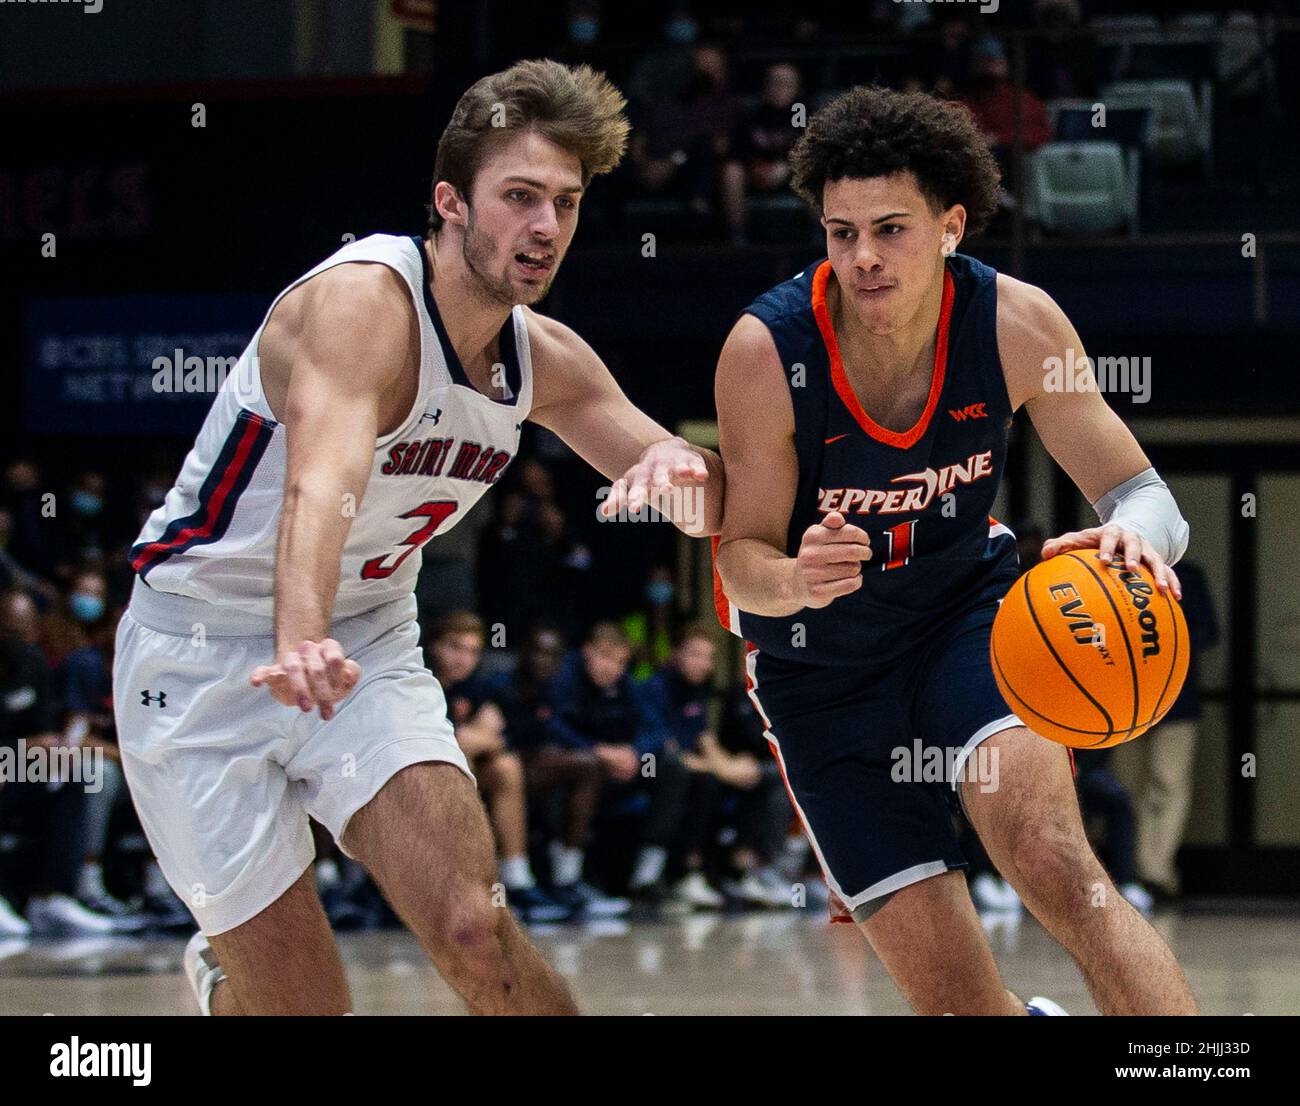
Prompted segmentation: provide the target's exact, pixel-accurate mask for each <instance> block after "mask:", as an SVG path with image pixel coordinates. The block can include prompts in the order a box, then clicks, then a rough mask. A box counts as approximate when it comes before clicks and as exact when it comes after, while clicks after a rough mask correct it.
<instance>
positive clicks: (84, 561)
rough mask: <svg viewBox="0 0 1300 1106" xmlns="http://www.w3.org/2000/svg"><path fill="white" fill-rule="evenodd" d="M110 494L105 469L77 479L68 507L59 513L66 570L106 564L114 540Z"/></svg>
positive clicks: (84, 473)
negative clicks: (107, 500)
mask: <svg viewBox="0 0 1300 1106" xmlns="http://www.w3.org/2000/svg"><path fill="white" fill-rule="evenodd" d="M107 493H108V484H107V481H106V480H105V479H104V474H103V473H102V472H92V471H86V472H81V473H78V474H77V477H76V479H75V480H73V482H72V487H71V489H70V490H69V492H68V497H67V505H68V509H67V510H60V511H59V513H58V516H57V517H58V520H59V528H60V537H59V546H60V549H61V551H62V555H63V561H64V564H65V565H66V571H68V572H74V571H76V570H77V569H78V568H82V567H91V566H94V567H96V568H98V567H99V566H101V565H102V564H103V562H104V551H105V550H106V549H108V548H109V547H110V545H111V542H112V536H111V534H110V532H109V521H108V517H107V515H106V514H105V511H104V502H105V497H106V495H107ZM60 507H62V504H60Z"/></svg>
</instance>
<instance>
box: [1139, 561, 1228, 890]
mask: <svg viewBox="0 0 1300 1106" xmlns="http://www.w3.org/2000/svg"><path fill="white" fill-rule="evenodd" d="M1178 579H1179V581H1180V582H1181V583H1182V585H1183V597H1182V601H1181V606H1182V608H1183V614H1184V615H1185V616H1186V618H1187V635H1188V638H1189V639H1190V649H1189V654H1190V655H1189V657H1188V665H1187V680H1186V682H1185V683H1184V684H1183V690H1182V691H1181V692H1180V693H1179V696H1178V698H1177V699H1175V700H1174V704H1173V706H1171V707H1170V708H1169V713H1168V714H1166V715H1165V717H1164V718H1163V719H1162V720H1161V722H1160V724H1159V725H1157V726H1155V727H1154V728H1153V729H1152V730H1151V731H1150V732H1149V733H1146V734H1144V735H1143V736H1142V737H1141V739H1140V744H1139V745H1138V747H1137V750H1136V751H1137V752H1139V753H1140V754H1141V756H1142V760H1143V765H1144V768H1145V771H1144V773H1143V778H1142V781H1141V783H1140V784H1139V785H1138V790H1137V863H1138V875H1139V876H1140V877H1141V878H1142V881H1143V882H1144V883H1145V884H1147V885H1148V886H1149V887H1150V888H1151V889H1152V891H1153V892H1154V894H1155V896H1156V899H1157V901H1168V900H1171V899H1176V898H1177V897H1178V894H1179V890H1180V888H1179V883H1178V869H1177V868H1176V867H1175V864H1174V860H1175V859H1176V857H1177V856H1178V847H1179V845H1181V844H1182V841H1183V831H1184V830H1185V829H1186V827H1187V812H1188V811H1189V810H1190V809H1191V805H1192V768H1193V765H1194V761H1195V756H1196V732H1197V727H1198V725H1199V723H1200V720H1201V689H1200V674H1199V672H1198V670H1197V668H1198V665H1197V658H1198V656H1199V654H1200V653H1201V652H1202V651H1204V650H1206V649H1213V648H1214V647H1215V646H1216V645H1218V644H1219V621H1218V618H1217V616H1216V614H1215V611H1214V602H1213V600H1212V599H1211V598H1210V589H1209V587H1208V586H1207V585H1206V583H1205V573H1204V572H1203V571H1202V570H1201V568H1200V566H1199V565H1197V564H1195V563H1194V562H1192V561H1180V562H1179V563H1178Z"/></svg>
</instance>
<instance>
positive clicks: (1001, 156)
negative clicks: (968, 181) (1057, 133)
mask: <svg viewBox="0 0 1300 1106" xmlns="http://www.w3.org/2000/svg"><path fill="white" fill-rule="evenodd" d="M961 102H962V103H963V104H965V105H966V107H968V108H969V109H970V111H971V114H972V115H974V116H975V122H976V124H977V125H978V126H979V129H980V130H981V131H983V132H984V134H985V135H986V136H987V137H988V140H989V145H990V146H991V147H992V149H993V156H994V157H995V158H997V160H998V165H999V166H1001V168H1002V179H1003V181H1004V182H1005V184H1004V187H1005V189H1006V190H1007V191H1009V192H1012V193H1014V192H1015V187H1016V186H1015V180H1014V177H1013V176H1012V168H1013V166H1014V159H1013V156H1012V155H1013V151H1014V149H1015V146H1016V144H1017V141H1019V143H1020V145H1021V146H1023V148H1024V150H1025V151H1026V152H1029V151H1032V150H1036V149H1038V147H1039V146H1041V145H1043V144H1044V143H1045V142H1047V140H1048V139H1049V138H1051V137H1052V134H1051V127H1050V125H1049V124H1048V121H1047V108H1045V107H1044V106H1043V102H1042V100H1040V99H1039V98H1038V97H1037V96H1035V95H1034V94H1033V93H1032V92H1030V91H1029V89H1027V88H1020V87H1019V86H1017V85H1015V84H1013V83H1012V81H1011V70H1010V66H1009V65H1008V63H1007V53H1006V50H1005V49H1004V48H1003V46H1002V43H1001V41H1000V40H998V39H996V38H992V37H989V38H983V39H980V41H979V42H977V43H976V44H975V47H974V49H973V50H972V52H971V69H970V82H969V85H968V87H967V90H966V92H965V93H964V95H962V97H961ZM1018 117H1019V122H1017V118H1018Z"/></svg>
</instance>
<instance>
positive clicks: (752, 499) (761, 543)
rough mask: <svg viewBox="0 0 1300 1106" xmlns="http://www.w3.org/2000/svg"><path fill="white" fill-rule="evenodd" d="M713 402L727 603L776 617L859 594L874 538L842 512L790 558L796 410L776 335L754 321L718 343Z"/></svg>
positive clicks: (810, 533) (741, 323)
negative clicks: (723, 481)
mask: <svg viewBox="0 0 1300 1106" xmlns="http://www.w3.org/2000/svg"><path fill="white" fill-rule="evenodd" d="M714 398H715V402H716V403H717V407H718V448H719V449H720V451H721V453H722V456H723V459H724V463H725V464H726V466H727V495H726V507H725V510H724V512H723V521H722V538H721V540H720V542H719V543H718V555H717V566H718V574H719V575H720V576H721V577H722V586H723V590H724V591H726V593H727V598H728V599H730V600H731V602H732V603H734V604H735V605H736V606H737V607H739V608H740V609H741V610H742V611H749V612H750V613H751V614H760V615H772V616H777V617H782V616H784V615H788V614H793V613H794V612H795V611H800V610H803V609H804V608H805V607H825V606H827V605H828V604H829V603H830V602H831V601H832V600H834V599H835V598H837V597H838V596H841V595H847V594H848V593H849V592H851V591H857V589H858V588H859V587H861V586H862V562H863V561H866V560H870V559H871V541H870V539H869V538H868V537H867V534H866V532H865V531H864V530H862V529H860V528H859V527H857V526H852V525H849V524H847V523H846V522H845V520H844V517H843V516H842V515H840V514H839V512H837V511H832V512H831V513H830V514H828V515H827V516H826V517H825V518H824V519H823V520H822V522H820V523H818V524H816V525H813V526H810V527H808V529H807V530H806V531H804V534H803V538H802V540H801V542H800V546H799V551H798V554H797V555H796V556H794V557H789V556H787V555H786V528H787V527H788V526H789V523H790V514H791V511H792V510H793V509H794V500H795V493H796V491H797V488H798V480H799V459H798V455H797V453H796V452H795V444H794V407H793V405H792V404H791V402H790V391H789V385H787V384H786V381H785V369H784V368H783V366H782V365H781V359H780V355H779V354H778V353H777V350H776V344H775V343H774V342H773V341H772V335H771V333H770V332H769V331H768V329H767V327H766V326H764V325H763V323H761V322H760V321H759V320H758V319H756V318H754V317H753V316H752V315H744V316H742V317H741V318H740V319H739V320H738V321H737V323H736V325H735V326H734V327H733V328H732V331H731V334H730V335H729V336H728V338H727V341H726V344H725V345H724V346H723V347H722V353H721V354H720V355H719V357H718V371H717V375H716V377H715V380H714Z"/></svg>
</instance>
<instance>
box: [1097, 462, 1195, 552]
mask: <svg viewBox="0 0 1300 1106" xmlns="http://www.w3.org/2000/svg"><path fill="white" fill-rule="evenodd" d="M1092 509H1093V510H1094V511H1096V512H1097V517H1098V518H1099V519H1101V523H1102V525H1103V526H1105V525H1108V524H1109V523H1112V522H1114V523H1117V524H1118V525H1120V526H1123V527H1125V528H1126V529H1129V530H1136V531H1137V532H1138V533H1139V534H1141V535H1142V536H1143V537H1144V538H1146V540H1147V541H1149V542H1150V543H1151V546H1152V548H1153V549H1155V551H1156V552H1157V553H1159V554H1160V556H1161V557H1162V558H1164V562H1165V564H1169V565H1173V564H1177V563H1178V560H1179V558H1180V557H1182V555H1183V554H1184V553H1185V552H1186V551H1187V537H1188V533H1189V529H1190V528H1189V527H1188V525H1187V520H1186V519H1184V518H1183V516H1182V514H1181V513H1180V512H1179V510H1178V504H1177V503H1175V502H1174V497H1173V495H1172V493H1171V492H1170V491H1169V485H1168V484H1166V483H1165V482H1164V481H1163V480H1161V479H1160V476H1159V475H1158V474H1157V472H1156V470H1155V469H1154V468H1149V469H1144V470H1143V471H1142V472H1139V473H1138V474H1137V475H1136V476H1133V477H1130V478H1129V479H1128V480H1125V481H1124V483H1122V484H1120V485H1118V486H1117V487H1114V488H1111V490H1110V491H1108V492H1107V493H1106V494H1105V495H1103V496H1102V497H1101V498H1100V499H1099V500H1097V502H1096V503H1094V504H1093V505H1092Z"/></svg>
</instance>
